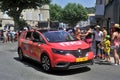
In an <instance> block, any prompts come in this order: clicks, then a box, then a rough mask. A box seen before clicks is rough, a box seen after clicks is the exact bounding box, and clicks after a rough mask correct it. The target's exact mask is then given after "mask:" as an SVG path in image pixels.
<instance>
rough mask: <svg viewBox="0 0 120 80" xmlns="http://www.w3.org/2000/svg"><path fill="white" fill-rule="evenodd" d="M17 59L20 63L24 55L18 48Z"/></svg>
mask: <svg viewBox="0 0 120 80" xmlns="http://www.w3.org/2000/svg"><path fill="white" fill-rule="evenodd" d="M18 57H19V60H20V61H23V60H24V55H23V52H22V49H20V48H19V49H18Z"/></svg>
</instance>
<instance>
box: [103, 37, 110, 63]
mask: <svg viewBox="0 0 120 80" xmlns="http://www.w3.org/2000/svg"><path fill="white" fill-rule="evenodd" d="M109 39H110V36H109V35H107V36H106V39H105V40H104V41H103V44H104V52H105V58H106V61H108V62H111V61H110V40H109Z"/></svg>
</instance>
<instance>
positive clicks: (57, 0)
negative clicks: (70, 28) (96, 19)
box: [52, 0, 96, 7]
mask: <svg viewBox="0 0 120 80" xmlns="http://www.w3.org/2000/svg"><path fill="white" fill-rule="evenodd" d="M95 2H96V0H52V4H58V5H60V6H61V7H64V6H65V5H67V4H68V3H77V4H78V3H79V4H81V5H83V6H84V7H94V6H95Z"/></svg>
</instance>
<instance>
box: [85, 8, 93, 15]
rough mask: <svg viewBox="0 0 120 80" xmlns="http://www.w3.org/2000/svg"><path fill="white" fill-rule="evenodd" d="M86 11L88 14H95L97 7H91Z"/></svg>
mask: <svg viewBox="0 0 120 80" xmlns="http://www.w3.org/2000/svg"><path fill="white" fill-rule="evenodd" d="M86 10H87V12H88V14H94V12H95V7H90V8H87V7H86Z"/></svg>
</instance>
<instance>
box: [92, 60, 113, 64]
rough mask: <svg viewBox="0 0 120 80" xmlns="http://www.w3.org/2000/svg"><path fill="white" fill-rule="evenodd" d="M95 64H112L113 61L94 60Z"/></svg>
mask: <svg viewBox="0 0 120 80" xmlns="http://www.w3.org/2000/svg"><path fill="white" fill-rule="evenodd" d="M94 62H95V64H99V65H112V63H110V62H107V61H103V60H97V59H95V60H94Z"/></svg>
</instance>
